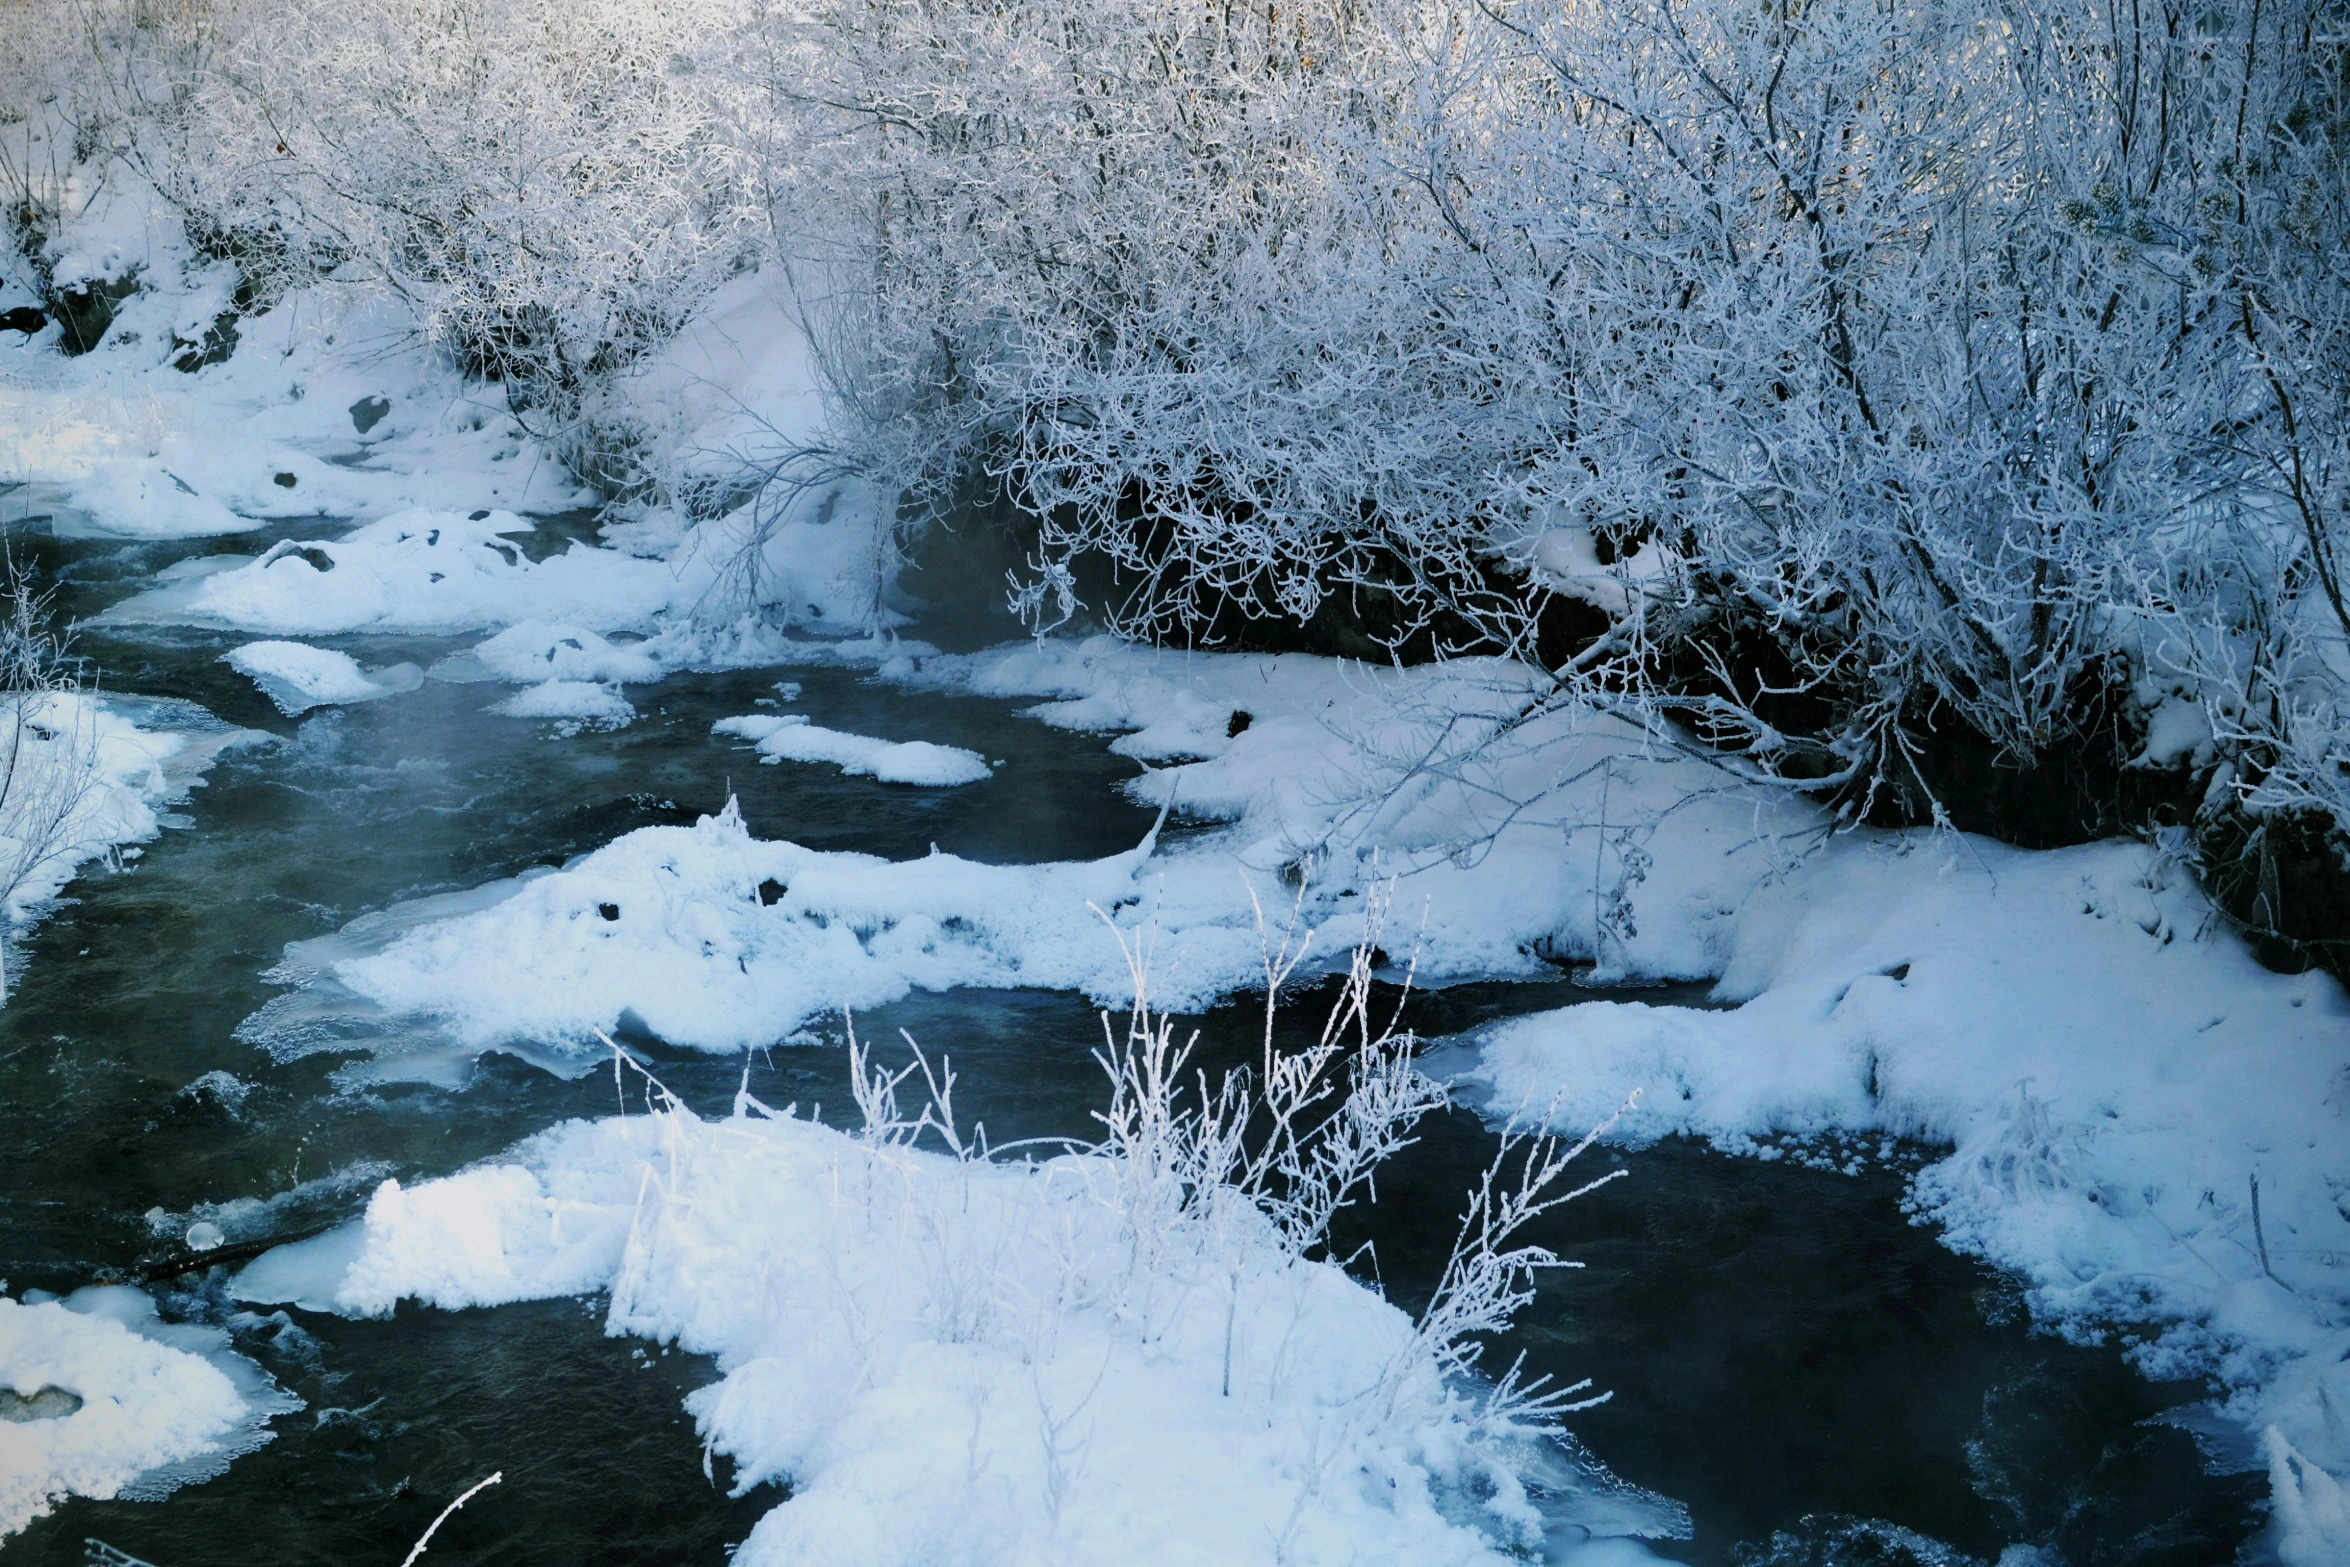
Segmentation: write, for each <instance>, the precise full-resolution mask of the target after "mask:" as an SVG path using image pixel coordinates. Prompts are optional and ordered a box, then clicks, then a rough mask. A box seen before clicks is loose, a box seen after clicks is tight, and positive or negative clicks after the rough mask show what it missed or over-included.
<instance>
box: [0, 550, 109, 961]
mask: <svg viewBox="0 0 2350 1567" xmlns="http://www.w3.org/2000/svg"><path fill="white" fill-rule="evenodd" d="M81 685H82V675H81V667H80V665H79V663H78V662H77V661H75V660H74V659H73V658H71V657H70V655H69V653H68V650H67V647H66V644H65V642H64V640H63V639H62V638H61V637H59V636H58V634H57V633H56V632H55V631H54V630H53V629H52V627H51V625H50V620H49V600H48V595H46V594H44V593H42V592H41V591H40V590H39V589H37V588H36V587H35V586H34V585H33V582H32V580H31V578H30V576H29V575H28V574H27V573H26V572H25V571H24V570H23V569H22V568H21V567H19V566H18V565H17V564H16V563H15V562H14V561H13V560H10V561H7V562H6V563H5V565H4V566H0V922H6V921H11V920H12V918H13V916H14V915H15V914H16V913H17V912H18V910H17V908H16V905H17V904H18V903H19V902H20V901H21V896H22V895H23V894H24V893H25V891H26V890H27V889H28V888H31V887H40V886H42V885H43V884H44V883H45V882H46V881H47V880H48V879H49V878H50V876H51V873H52V872H54V871H55V869H56V868H57V866H58V863H59V861H60V860H63V861H64V862H65V863H67V864H71V863H72V861H73V860H75V859H78V858H80V857H81V856H82V855H83V854H85V853H87V852H88V851H87V849H86V847H85V846H84V845H83V844H82V842H81V834H80V833H79V832H77V831H76V828H77V827H78V826H80V825H81V824H80V823H79V822H78V821H77V817H79V816H80V814H81V812H82V806H83V802H84V801H85V799H87V798H88V796H89V794H90V792H91V789H92V788H93V786H94V785H95V784H96V782H97V773H98V758H97V735H96V734H95V732H94V730H93V727H92V725H91V722H90V720H89V716H88V714H87V712H86V711H85V710H84V708H83V707H82V706H81V704H80V703H79V702H77V701H76V700H74V699H73V696H72V693H75V692H78V691H79V690H80V689H81ZM43 890H46V889H45V887H44V889H43ZM5 995H6V984H5V978H4V977H0V998H4V997H5Z"/></svg>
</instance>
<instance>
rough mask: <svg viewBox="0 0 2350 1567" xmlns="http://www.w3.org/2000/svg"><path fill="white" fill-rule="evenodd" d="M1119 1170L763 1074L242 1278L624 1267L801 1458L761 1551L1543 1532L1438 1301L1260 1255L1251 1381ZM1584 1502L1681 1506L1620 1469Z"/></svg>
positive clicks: (727, 1442)
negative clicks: (1442, 1348)
mask: <svg viewBox="0 0 2350 1567" xmlns="http://www.w3.org/2000/svg"><path fill="white" fill-rule="evenodd" d="M1114 1179H1115V1167H1114V1166H1112V1165H1111V1164H1110V1163H1109V1162H1108V1161H1106V1160H1102V1159H1098V1158H1090V1157H1088V1158H1078V1157H1064V1158H1059V1159H1055V1160H1052V1161H1049V1162H1046V1163H1041V1164H1032V1163H1020V1164H1005V1163H988V1162H985V1161H973V1162H962V1161H957V1160H954V1159H951V1158H948V1157H945V1156H942V1155H934V1154H929V1153H922V1152H916V1151H913V1150H910V1149H907V1148H905V1147H903V1146H889V1145H886V1144H875V1143H868V1142H865V1141H862V1140H860V1139H857V1138H852V1137H850V1136H847V1135H844V1134H842V1133H840V1132H836V1131H833V1130H830V1129H828V1128H826V1127H823V1126H821V1125H818V1124H816V1123H814V1122H812V1121H808V1120H804V1119H800V1118H798V1117H796V1116H795V1115H794V1114H793V1113H792V1112H791V1111H788V1110H787V1111H785V1112H783V1113H781V1114H780V1115H778V1114H775V1113H774V1112H770V1111H767V1110H766V1109H765V1107H764V1106H760V1105H757V1104H756V1103H755V1102H754V1101H750V1100H749V1099H748V1098H747V1096H746V1097H745V1098H744V1099H743V1100H741V1101H739V1102H738V1104H737V1106H736V1110H735V1113H734V1114H733V1115H732V1116H731V1117H729V1118H727V1119H725V1120H722V1121H714V1122H706V1121H702V1120H699V1119H697V1118H695V1117H694V1116H692V1115H691V1114H690V1113H687V1112H684V1111H681V1110H676V1109H671V1110H668V1111H666V1112H664V1113H662V1114H659V1115H655V1116H635V1117H629V1118H626V1119H611V1120H605V1121H600V1122H592V1123H591V1122H571V1123H568V1124H566V1125H563V1126H559V1127H556V1128H554V1129H552V1130H550V1131H548V1132H546V1133H543V1134H541V1135H540V1136H538V1137H536V1138H533V1139H532V1140H530V1141H529V1142H527V1143H525V1144H523V1145H522V1146H521V1147H520V1148H518V1149H516V1150H514V1151H513V1153H511V1154H510V1155H508V1156H507V1157H506V1158H505V1159H503V1160H501V1161H500V1162H498V1163H495V1164H491V1165H487V1166H482V1167H477V1168H475V1169H472V1170H468V1171H465V1172H462V1173H460V1174H458V1175H454V1176H450V1177H448V1178H446V1179H443V1180H436V1181H428V1182H424V1183H422V1184H419V1185H416V1186H413V1187H408V1186H402V1185H400V1184H398V1183H396V1182H386V1183H385V1184H384V1185H383V1186H382V1187H381V1188H379V1189H378V1191H377V1192H376V1194H375V1197H374V1199H373V1200H372V1201H371V1202H370V1203H369V1205H368V1210H367V1214H366V1217H365V1219H364V1220H363V1221H362V1222H361V1223H360V1224H359V1225H358V1226H356V1227H355V1229H356V1234H355V1235H351V1236H350V1238H349V1239H347V1240H345V1241H343V1242H342V1243H341V1247H340V1253H339V1255H337V1254H334V1253H329V1252H314V1253H313V1254H312V1255H311V1256H310V1257H309V1258H307V1259H305V1261H306V1266H296V1265H279V1266H275V1267H274V1268H273V1271H272V1272H271V1274H270V1275H268V1276H266V1277H256V1276H255V1275H254V1274H252V1273H250V1272H249V1273H248V1275H246V1276H243V1277H240V1279H239V1280H238V1281H237V1283H236V1285H235V1288H236V1290H237V1292H238V1293H239V1294H240V1295H244V1296H246V1297H247V1298H253V1297H254V1296H256V1295H261V1296H267V1297H269V1298H283V1297H284V1296H285V1295H286V1294H287V1293H288V1292H289V1291H291V1292H293V1293H294V1294H297V1295H307V1296H309V1297H311V1298H320V1297H324V1298H328V1299H331V1300H332V1302H333V1303H334V1304H335V1306H336V1307H337V1309H339V1310H342V1311H344V1312H348V1313H352V1314H382V1313H387V1312H389V1311H390V1310H391V1309H392V1308H393V1306H394V1304H395V1303H396V1302H398V1301H400V1300H403V1299H416V1300H421V1301H424V1302H426V1303H428V1304H431V1305H435V1306H438V1307H441V1308H444V1309H451V1310H454V1309H460V1308H465V1307H474V1306H494V1305H499V1304H503V1303H506V1302H510V1301H518V1300H530V1299H541V1298H549V1297H555V1296H571V1295H577V1294H581V1293H585V1292H588V1291H593V1290H599V1289H608V1290H610V1291H611V1297H612V1298H611V1307H610V1312H609V1316H608V1318H607V1330H608V1331H610V1332H613V1333H630V1334H636V1335H639V1336H642V1337H645V1338H649V1339H653V1340H657V1341H660V1342H663V1343H675V1344H677V1345H679V1346H680V1347H682V1348H684V1349H687V1350H689V1351H693V1352H696V1353H701V1354H709V1355H714V1356H715V1357H717V1360H718V1364H719V1368H720V1370H721V1372H722V1373H723V1377H722V1380H720V1381H719V1382H717V1383H715V1384H714V1385H712V1386H710V1387H707V1388H704V1389H702V1390H701V1391H699V1392H697V1393H694V1394H693V1395H691V1396H690V1397H689V1399H688V1400H687V1407H688V1408H689V1409H690V1410H691V1412H692V1413H693V1416H694V1419H695V1422H696V1425H697V1426H698V1428H699V1430H700V1431H701V1433H702V1436H703V1438H704V1440H705V1441H706V1442H707V1443H709V1445H710V1446H711V1448H712V1449H713V1450H715V1451H717V1452H721V1453H725V1454H727V1455H730V1456H731V1457H732V1458H733V1459H734V1460H735V1462H736V1464H737V1466H738V1468H737V1471H736V1477H735V1486H736V1488H737V1491H738V1493H739V1492H740V1491H742V1490H747V1489H749V1488H750V1487H753V1486H756V1485H759V1484H762V1483H766V1482H772V1481H784V1482H788V1484H789V1485H790V1487H791V1496H790V1499H789V1500H788V1501H785V1502H783V1503H781V1504H780V1505H778V1506H777V1507H775V1508H774V1509H773V1510H772V1511H770V1512H769V1513H768V1514H767V1515H766V1516H765V1517H764V1518H763V1519H762V1520H761V1521H760V1523H759V1524H758V1526H757V1527H756V1528H755V1529H754V1530H753V1531H752V1533H751V1536H750V1538H749V1539H748V1540H747V1541H746V1542H745V1543H744V1544H743V1545H742V1547H741V1548H740V1549H739V1550H738V1552H737V1553H736V1554H735V1557H734V1559H735V1561H736V1562H737V1563H740V1564H742V1567H781V1564H784V1563H791V1564H794V1567H852V1564H853V1567H891V1564H906V1567H912V1564H915V1563H920V1562H933V1561H944V1560H951V1561H956V1562H962V1563H967V1564H971V1567H985V1564H994V1563H1007V1564H1009V1563H1015V1562H1027V1561H1035V1560H1039V1559H1053V1560H1068V1561H1103V1562H1107V1561H1117V1562H1121V1563H1127V1562H1131V1563H1137V1564H1157V1563H1168V1564H1173V1563H1178V1562H1181V1563H1193V1562H1217V1563H1230V1564H1235V1567H1240V1564H1249V1563H1271V1562H1275V1561H1285V1562H1295V1563H1341V1562H1344V1563H1361V1564H1373V1563H1397V1564H1402V1563H1411V1564H1414V1567H1424V1564H1462V1567H1466V1564H1470V1563H1476V1564H1481V1567H1485V1564H1490V1567H1500V1564H1501V1563H1503V1562H1506V1561H1510V1560H1514V1559H1517V1558H1516V1557H1515V1556H1513V1555H1508V1554H1504V1552H1503V1551H1502V1550H1498V1549H1496V1547H1495V1546H1494V1544H1492V1543H1491V1541H1492V1540H1496V1539H1498V1540H1501V1541H1504V1542H1506V1543H1507V1544H1508V1545H1509V1546H1512V1547H1517V1548H1521V1549H1522V1548H1523V1547H1524V1546H1525V1545H1526V1544H1527V1543H1529V1542H1532V1543H1539V1541H1540V1538H1541V1519H1540V1518H1539V1517H1538V1516H1536V1515H1535V1513H1534V1510H1533V1508H1532V1506H1531V1505H1530V1503H1529V1501H1528V1498H1527V1495H1526V1492H1525V1489H1524V1487H1523V1485H1522V1483H1521V1482H1520V1480H1519V1478H1518V1475H1517V1467H1518V1465H1520V1464H1522V1463H1525V1462H1527V1461H1529V1460H1530V1459H1531V1458H1532V1457H1533V1455H1530V1454H1526V1453H1521V1452H1518V1451H1516V1450H1514V1449H1513V1450H1509V1451H1498V1450H1497V1448H1496V1444H1492V1443H1487V1442H1482V1441H1477V1440H1473V1439H1471V1435H1470V1433H1469V1431H1468V1430H1467V1428H1466V1427H1465V1425H1464V1424H1463V1423H1462V1422H1461V1420H1460V1413H1461V1406H1460V1405H1459V1404H1457V1403H1456V1402H1454V1395H1452V1394H1450V1393H1448V1392H1447V1390H1446V1389H1445V1388H1444V1386H1443V1385H1442V1383H1441V1381H1440V1380H1439V1379H1437V1378H1435V1377H1434V1376H1433V1375H1432V1374H1431V1373H1429V1372H1428V1371H1427V1369H1426V1368H1425V1367H1424V1366H1423V1365H1421V1363H1420V1362H1419V1361H1418V1360H1416V1359H1415V1358H1414V1355H1413V1352H1412V1349H1411V1322H1410V1319H1409V1318H1407V1317H1406V1316H1405V1315H1404V1314H1403V1313H1402V1312H1400V1311H1398V1310H1396V1309H1395V1308H1394V1307H1393V1306H1391V1305H1389V1304H1387V1303H1386V1302H1385V1301H1382V1300H1381V1299H1380V1298H1379V1297H1378V1296H1377V1295H1376V1294H1374V1293H1373V1292H1371V1291H1370V1290H1368V1289H1366V1288H1364V1287H1363V1286H1361V1285H1359V1284H1357V1283H1355V1282H1354V1281H1353V1280H1351V1279H1349V1278H1348V1277H1347V1276H1346V1275H1345V1274H1344V1273H1343V1272H1341V1271H1340V1270H1339V1269H1337V1268H1335V1267H1333V1266H1330V1265H1328V1264H1323V1263H1290V1262H1285V1261H1282V1260H1280V1259H1279V1258H1278V1257H1276V1256H1275V1255H1274V1254H1273V1253H1272V1251H1271V1250H1270V1249H1269V1248H1266V1249H1260V1250H1257V1251H1254V1252H1252V1253H1251V1254H1250V1255H1251V1256H1252V1257H1253V1258H1254V1261H1253V1262H1251V1263H1250V1265H1249V1266H1248V1267H1246V1268H1245V1269H1244V1270H1243V1271H1242V1273H1241V1275H1240V1277H1239V1278H1238V1279H1237V1281H1236V1283H1235V1285H1234V1287H1233V1289H1232V1291H1231V1302H1230V1304H1231V1311H1232V1321H1233V1322H1234V1324H1235V1332H1234V1334H1233V1340H1232V1343H1233V1354H1232V1363H1231V1367H1230V1382H1231V1394H1230V1396H1225V1394H1224V1392H1223V1378H1224V1375H1225V1366H1224V1346H1225V1336H1224V1335H1225V1324H1226V1320H1227V1318H1226V1311H1227V1282H1226V1280H1225V1279H1224V1278H1223V1277H1222V1276H1221V1275H1220V1274H1217V1275H1215V1276H1213V1277H1210V1276H1208V1274H1209V1273H1211V1272H1212V1271H1213V1270H1212V1269H1208V1268H1207V1266H1206V1265H1205V1264H1204V1263H1203V1262H1202V1259H1201V1257H1200V1255H1199V1254H1198V1252H1197V1251H1196V1250H1195V1249H1193V1248H1190V1247H1185V1246H1166V1247H1163V1248H1158V1249H1156V1250H1154V1249H1152V1248H1151V1247H1149V1246H1148V1244H1147V1237H1146V1238H1145V1242H1146V1243H1145V1245H1144V1246H1143V1248H1142V1253H1141V1255H1143V1256H1144V1257H1145V1258H1146V1259H1148V1260H1147V1261H1146V1262H1145V1263H1144V1264H1143V1266H1142V1269H1141V1271H1140V1272H1137V1271H1135V1268H1134V1265H1133V1263H1132V1260H1131V1259H1133V1258H1134V1257H1135V1256H1136V1255H1137V1252H1136V1248H1135V1246H1134V1245H1133V1244H1132V1238H1131V1237H1130V1236H1128V1235H1127V1234H1126V1233H1124V1230H1123V1221H1122V1220H1121V1219H1120V1218H1119V1217H1118V1212H1119V1210H1118V1209H1117V1207H1116V1205H1115V1204H1114V1203H1113V1202H1112V1201H1110V1200H1109V1197H1110V1187H1111V1184H1112V1182H1113V1181H1114ZM345 1233H346V1234H347V1235H349V1234H350V1232H345ZM268 1262H269V1259H268V1258H264V1259H262V1263H264V1264H265V1263H268ZM260 1266H261V1264H256V1268H258V1267H260ZM305 1274H308V1275H310V1276H308V1277H304V1276H303V1275H305ZM1552 1462H1553V1463H1554V1464H1556V1460H1555V1458H1553V1460H1552ZM1557 1467H1560V1468H1563V1467H1564V1465H1557ZM1476 1497H1484V1498H1488V1499H1487V1500H1483V1501H1479V1500H1475V1499H1473V1498H1476ZM1566 1505H1567V1507H1568V1508H1570V1509H1571V1508H1572V1507H1573V1505H1574V1504H1573V1502H1572V1501H1570V1502H1568V1503H1567V1504H1566ZM1584 1516H1585V1519H1586V1521H1584V1522H1582V1523H1580V1524H1579V1526H1578V1528H1577V1530H1576V1531H1575V1532H1581V1531H1582V1530H1589V1531H1590V1532H1591V1533H1593V1534H1612V1535H1618V1536H1620V1535H1621V1534H1623V1533H1625V1532H1656V1533H1671V1532H1673V1531H1674V1530H1675V1528H1676V1526H1677V1525H1678V1522H1679V1520H1678V1518H1677V1517H1676V1516H1675V1515H1674V1513H1673V1510H1672V1509H1670V1508H1669V1507H1663V1506H1654V1505H1652V1506H1650V1507H1649V1508H1648V1509H1646V1510H1645V1511H1643V1510H1640V1509H1635V1508H1627V1506H1626V1505H1625V1501H1624V1498H1623V1496H1622V1493H1620V1492H1611V1493H1606V1494H1604V1495H1600V1494H1595V1495H1594V1497H1593V1499H1592V1501H1591V1504H1590V1507H1589V1509H1588V1512H1587V1514H1586V1515H1584ZM1567 1559H1569V1560H1572V1559H1573V1558H1572V1556H1570V1557H1569V1558H1567Z"/></svg>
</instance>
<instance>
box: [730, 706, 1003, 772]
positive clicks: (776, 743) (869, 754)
mask: <svg viewBox="0 0 2350 1567" xmlns="http://www.w3.org/2000/svg"><path fill="white" fill-rule="evenodd" d="M711 728H712V729H713V730H714V731H715V732H717V733H719V734H723V735H734V736H737V737H738V738H741V739H744V740H748V741H750V742H752V743H753V744H754V745H756V746H757V747H758V748H759V755H760V756H761V757H762V758H763V759H764V760H766V761H770V762H786V761H789V762H830V763H831V764H832V765H834V766H835V767H838V768H839V769H840V770H841V771H842V772H844V773H851V774H855V775H857V776H859V777H864V778H877V779H879V780H881V782H883V783H900V784H922V785H927V786H929V787H931V788H934V789H949V788H953V787H954V786H955V785H957V784H967V783H977V782H979V780H981V779H982V778H987V777H991V776H993V774H994V772H995V769H994V768H992V767H990V766H988V765H987V759H986V758H985V757H983V756H981V755H980V754H979V753H978V752H976V751H966V750H964V749H963V748H962V747H960V746H953V745H935V744H933V743H931V742H930V741H928V740H906V741H900V742H894V743H893V742H891V741H888V740H876V739H874V738H872V737H871V736H869V735H852V734H843V733H842V732H841V731H839V730H837V729H824V728H820V727H818V726H817V725H815V724H812V723H810V722H808V720H807V719H805V718H802V717H799V716H797V715H791V716H775V715H768V714H754V715H752V716H750V717H746V718H721V719H720V720H718V722H717V723H715V724H713V725H712V726H711Z"/></svg>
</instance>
